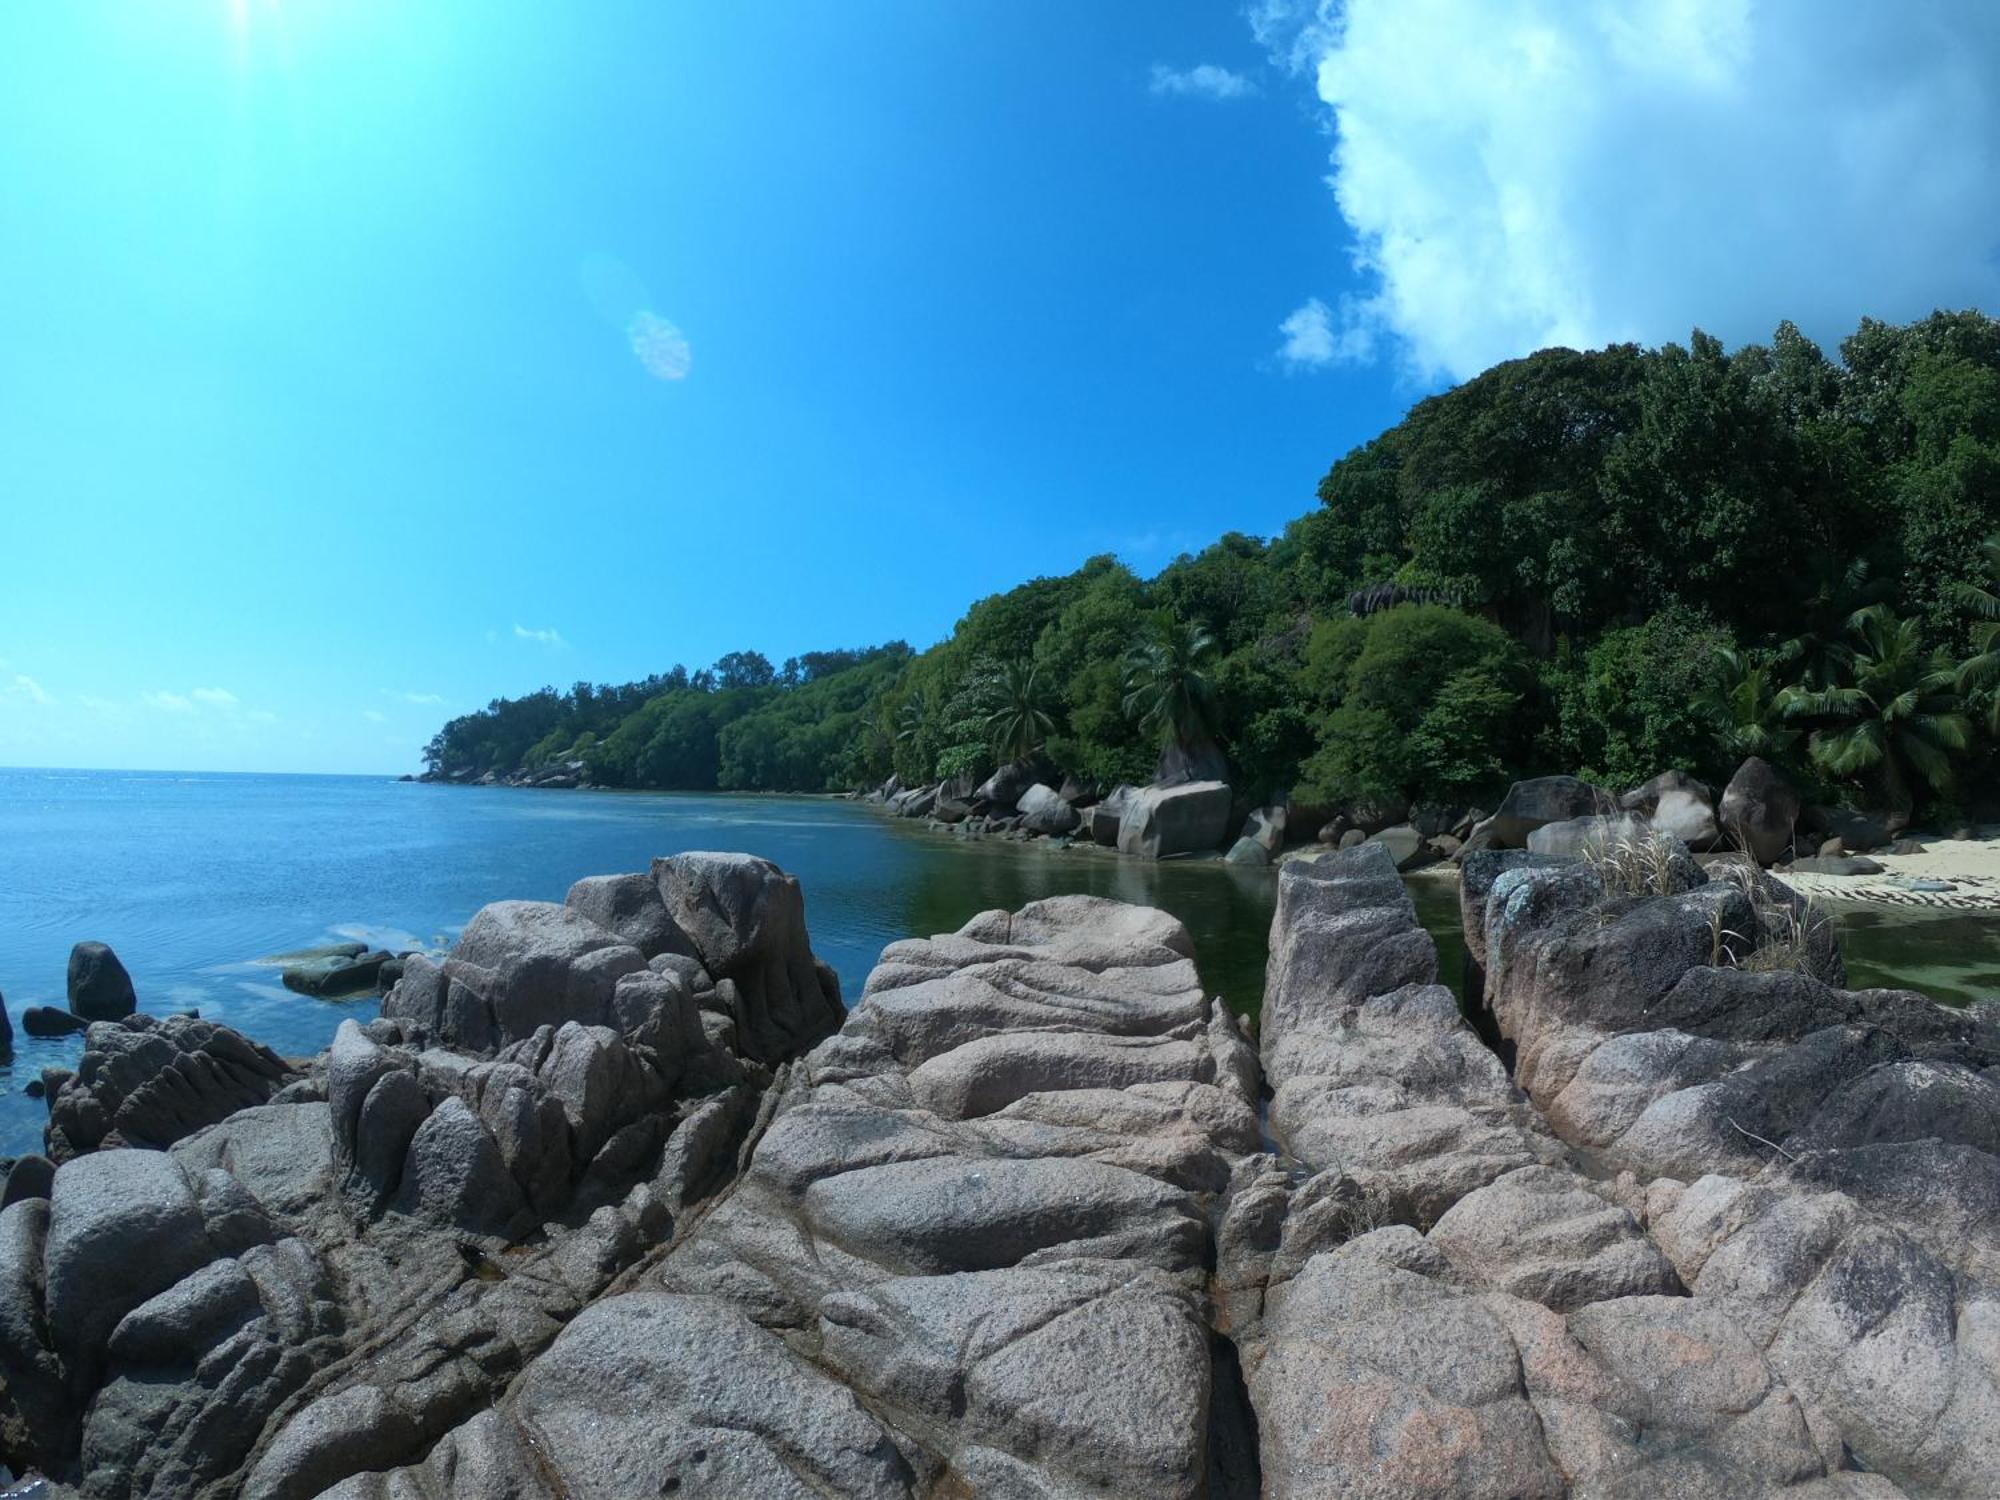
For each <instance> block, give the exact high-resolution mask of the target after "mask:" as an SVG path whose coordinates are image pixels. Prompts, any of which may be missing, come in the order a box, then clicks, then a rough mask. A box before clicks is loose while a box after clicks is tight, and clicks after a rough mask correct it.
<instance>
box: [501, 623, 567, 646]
mask: <svg viewBox="0 0 2000 1500" xmlns="http://www.w3.org/2000/svg"><path fill="white" fill-rule="evenodd" d="M514 637H515V639H516V640H523V641H534V642H536V643H537V644H539V645H543V646H567V645H568V644H569V642H568V641H566V640H564V639H563V638H562V632H561V631H559V630H557V629H556V628H555V627H554V626H553V625H551V626H550V627H549V628H548V629H546V630H530V629H528V627H527V626H525V625H518V624H517V625H516V626H515V627H514Z"/></svg>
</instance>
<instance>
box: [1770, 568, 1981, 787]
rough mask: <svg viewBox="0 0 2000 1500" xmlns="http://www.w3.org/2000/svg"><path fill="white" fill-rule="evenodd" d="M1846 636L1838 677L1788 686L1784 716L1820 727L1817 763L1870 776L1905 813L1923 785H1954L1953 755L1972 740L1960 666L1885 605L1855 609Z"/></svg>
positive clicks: (1838, 772) (1813, 743) (1815, 735)
mask: <svg viewBox="0 0 2000 1500" xmlns="http://www.w3.org/2000/svg"><path fill="white" fill-rule="evenodd" d="M1849 635H1850V637H1851V644H1849V645H1847V646H1846V647H1844V648H1843V650H1842V651H1841V653H1840V656H1839V657H1838V659H1837V664H1836V670H1837V673H1838V680H1837V681H1835V682H1834V683H1833V684H1831V685H1829V686H1826V687H1810V686H1802V687H1794V688H1790V689H1788V690H1787V691H1786V692H1785V693H1784V694H1783V695H1782V702H1783V705H1784V709H1785V712H1786V714H1787V715H1788V716H1789V717H1791V718H1795V719H1802V720H1806V721H1810V722H1816V723H1817V725H1818V727H1816V728H1815V729H1814V730H1813V731H1812V735H1811V738H1810V740H1809V745H1810V748H1811V752H1812V757H1813V760H1814V761H1815V762H1816V763H1817V764H1818V765H1819V766H1821V767H1822V768H1823V769H1825V770H1826V771H1828V772H1830V773H1831V774H1833V775H1835V776H1843V777H1852V776H1860V775H1862V774H1864V773H1868V772H1873V773H1874V774H1875V775H1877V776H1878V777H1879V778H1880V781H1881V787H1882V791H1883V794H1884V795H1885V796H1887V798H1888V799H1889V805H1890V806H1891V807H1893V808H1896V809H1898V810H1901V811H1908V810H1909V809H1910V808H1911V807H1912V806H1913V805H1914V803H1915V790H1916V787H1917V785H1918V783H1923V784H1927V785H1928V786H1929V787H1931V788H1932V789H1933V790H1935V791H1944V790H1946V789H1948V788H1949V787H1950V785H1951V781H1952V771H1951V757H1952V756H1953V755H1956V754H1958V753H1960V752H1962V751H1964V750H1965V749H1966V748H1967V747H1968V746H1970V744H1971V742H1972V724H1971V721H1970V720H1969V719H1967V718H1966V716H1965V715H1964V713H1962V712H1961V711H1960V708H1959V700H1958V697H1957V692H1956V689H1957V682H1958V676H1959V673H1958V669H1957V668H1956V667H1955V666H1954V665H1953V664H1952V663H1951V662H1950V661H1949V660H1947V659H1946V658H1945V657H1944V656H1943V655H1942V654H1941V653H1940V652H1937V651H1934V650H1930V649H1927V648H1926V647H1925V646H1924V643H1923V634H1922V629H1921V627H1920V625H1919V624H1918V622H1917V621H1916V620H1915V619H1899V618H1898V617H1897V616H1896V615H1895V614H1894V613H1892V612H1891V611H1890V609H1889V608H1888V606H1887V605H1882V604H1876V605H1870V606H1869V607H1868V608H1866V609H1863V610H1859V611H1857V612H1856V613H1855V616H1854V618H1853V620H1852V621H1851V622H1850V624H1849Z"/></svg>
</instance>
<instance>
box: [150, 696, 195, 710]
mask: <svg viewBox="0 0 2000 1500" xmlns="http://www.w3.org/2000/svg"><path fill="white" fill-rule="evenodd" d="M140 697H141V701H142V702H144V703H145V705H146V707H148V708H157V709H158V710H159V711H160V712H161V713H163V714H191V713H193V712H194V705H193V704H192V703H190V702H188V700H187V699H186V698H183V697H182V696H181V695H180V694H179V693H144V694H141V695H140Z"/></svg>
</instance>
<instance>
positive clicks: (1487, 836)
mask: <svg viewBox="0 0 2000 1500" xmlns="http://www.w3.org/2000/svg"><path fill="white" fill-rule="evenodd" d="M1613 811H1616V807H1615V804H1614V802H1613V799H1612V797H1611V794H1610V793H1609V792H1606V791H1604V790H1603V789H1602V788H1600V787H1594V786H1592V785H1591V784H1590V783H1589V782H1587V781H1579V780H1578V779H1577V778H1576V777H1574V776H1536V777H1533V778H1531V779H1530V780H1527V781H1517V782H1515V783H1514V784H1513V785H1512V786H1510V787H1508V788H1507V795H1506V796H1505V797H1503V798H1502V799H1501V800H1500V806H1499V807H1498V808H1496V809H1495V810H1494V812H1493V815H1492V816H1491V817H1490V818H1488V819H1487V820H1486V821H1485V822H1484V823H1482V824H1481V825H1480V826H1479V828H1477V829H1475V830H1474V836H1475V838H1478V837H1479V836H1480V835H1484V841H1485V842H1487V843H1490V844H1492V845H1493V846H1494V847H1496V848H1501V849H1520V848H1524V847H1526V845H1527V842H1528V835H1529V834H1531V833H1533V832H1534V831H1535V830H1536V829H1537V828H1541V827H1544V826H1546V825H1547V824H1550V823H1561V822H1565V821H1567V820H1568V819H1570V818H1585V817H1590V816H1592V815H1593V814H1597V813H1608V812H1613Z"/></svg>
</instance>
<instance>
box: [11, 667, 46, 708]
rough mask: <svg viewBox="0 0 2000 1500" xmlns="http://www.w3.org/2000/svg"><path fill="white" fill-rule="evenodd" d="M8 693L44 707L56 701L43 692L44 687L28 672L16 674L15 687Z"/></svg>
mask: <svg viewBox="0 0 2000 1500" xmlns="http://www.w3.org/2000/svg"><path fill="white" fill-rule="evenodd" d="M8 691H9V692H10V693H11V694H12V695H14V696H16V697H21V698H26V699H27V700H28V701H29V702H30V703H34V704H39V705H41V706H43V707H46V706H47V705H48V704H50V703H53V702H54V701H55V700H54V699H53V698H51V697H50V696H49V695H48V694H47V693H46V692H45V691H43V689H42V685H41V684H40V683H39V682H37V681H35V679H34V678H32V677H30V676H29V675H28V674H27V673H26V672H16V673H15V674H14V682H13V685H12V686H11V687H10V688H9V689H8Z"/></svg>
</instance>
